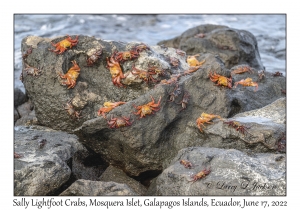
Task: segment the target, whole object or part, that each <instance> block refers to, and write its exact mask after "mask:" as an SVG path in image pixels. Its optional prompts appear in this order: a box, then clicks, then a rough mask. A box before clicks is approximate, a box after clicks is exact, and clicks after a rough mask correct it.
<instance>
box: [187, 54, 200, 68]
mask: <svg viewBox="0 0 300 210" xmlns="http://www.w3.org/2000/svg"><path fill="white" fill-rule="evenodd" d="M198 56H200V54H196V55H191V56H188V57H187V59H186V62H187V63H188V64H189V66H194V67H201V66H202V64H203V63H204V62H205V60H203V61H201V62H199V61H198V60H197V58H196V57H198Z"/></svg>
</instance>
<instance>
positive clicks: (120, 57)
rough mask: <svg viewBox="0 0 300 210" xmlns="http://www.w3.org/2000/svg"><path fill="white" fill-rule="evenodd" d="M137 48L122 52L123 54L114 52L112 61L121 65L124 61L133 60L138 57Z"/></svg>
mask: <svg viewBox="0 0 300 210" xmlns="http://www.w3.org/2000/svg"><path fill="white" fill-rule="evenodd" d="M138 49H139V48H134V49H132V50H130V51H124V52H118V51H115V52H114V59H115V60H116V61H118V62H120V63H123V62H124V61H128V60H133V59H135V58H138V57H139V55H140V54H139V50H138Z"/></svg>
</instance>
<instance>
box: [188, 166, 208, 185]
mask: <svg viewBox="0 0 300 210" xmlns="http://www.w3.org/2000/svg"><path fill="white" fill-rule="evenodd" d="M210 172H211V170H210V169H206V168H205V169H203V170H202V171H200V172H199V173H197V174H195V175H192V176H191V177H192V178H193V179H192V180H190V181H189V182H196V181H197V180H198V179H202V178H204V177H206V176H207V175H208V174H210Z"/></svg>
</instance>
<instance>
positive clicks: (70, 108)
mask: <svg viewBox="0 0 300 210" xmlns="http://www.w3.org/2000/svg"><path fill="white" fill-rule="evenodd" d="M71 101H72V99H70V100H69V101H68V102H67V104H66V105H65V106H64V109H65V110H67V112H68V114H69V115H70V116H71V117H72V118H74V119H79V118H81V116H80V113H81V111H76V110H75V108H74V106H73V105H72V103H71Z"/></svg>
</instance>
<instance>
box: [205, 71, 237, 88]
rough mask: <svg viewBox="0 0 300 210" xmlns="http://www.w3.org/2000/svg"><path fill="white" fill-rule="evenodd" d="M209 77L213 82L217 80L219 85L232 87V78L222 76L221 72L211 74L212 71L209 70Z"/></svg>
mask: <svg viewBox="0 0 300 210" xmlns="http://www.w3.org/2000/svg"><path fill="white" fill-rule="evenodd" d="M209 78H210V80H211V81H213V82H217V84H216V85H217V86H224V87H228V88H230V89H231V88H232V79H231V78H227V77H224V76H221V75H219V74H216V73H213V74H211V72H209Z"/></svg>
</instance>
